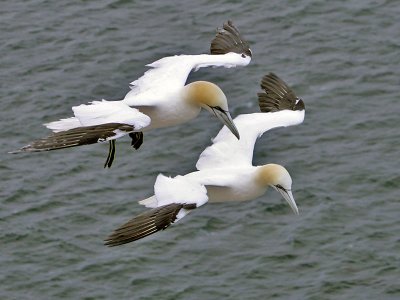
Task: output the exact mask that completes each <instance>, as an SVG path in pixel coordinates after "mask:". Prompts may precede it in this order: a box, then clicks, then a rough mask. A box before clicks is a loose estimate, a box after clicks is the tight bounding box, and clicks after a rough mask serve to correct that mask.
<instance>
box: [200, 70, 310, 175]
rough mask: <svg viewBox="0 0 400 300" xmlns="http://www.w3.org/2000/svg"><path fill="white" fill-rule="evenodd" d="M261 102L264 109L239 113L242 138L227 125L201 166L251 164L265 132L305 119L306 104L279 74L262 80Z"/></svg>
mask: <svg viewBox="0 0 400 300" xmlns="http://www.w3.org/2000/svg"><path fill="white" fill-rule="evenodd" d="M261 88H262V89H263V90H264V91H263V92H261V93H258V102H259V105H260V110H261V111H262V112H261V113H253V114H246V115H240V116H238V117H237V118H235V119H234V123H235V125H236V127H237V129H238V131H239V134H240V140H237V139H235V137H234V136H233V135H232V134H229V133H230V131H229V130H228V128H226V127H225V126H224V127H223V128H222V129H221V130H220V132H219V133H218V135H217V136H216V137H215V138H214V139H213V144H212V145H211V146H209V147H207V148H206V149H205V150H204V151H203V153H201V155H200V158H199V160H198V161H197V164H196V167H197V169H198V170H204V169H214V168H220V167H225V168H229V167H235V166H238V165H246V166H251V165H252V160H253V150H254V144H255V143H256V140H257V138H259V137H260V136H262V135H263V134H264V132H266V131H268V130H270V129H272V128H276V127H286V126H292V125H297V124H300V123H302V122H303V120H304V112H305V106H304V102H303V100H301V99H299V98H298V97H297V96H296V95H295V93H294V92H293V91H292V90H291V89H290V87H289V86H288V85H287V84H286V83H285V82H284V81H283V80H282V79H280V78H279V77H278V76H277V75H275V74H273V73H270V74H268V75H265V76H264V77H263V78H262V80H261Z"/></svg>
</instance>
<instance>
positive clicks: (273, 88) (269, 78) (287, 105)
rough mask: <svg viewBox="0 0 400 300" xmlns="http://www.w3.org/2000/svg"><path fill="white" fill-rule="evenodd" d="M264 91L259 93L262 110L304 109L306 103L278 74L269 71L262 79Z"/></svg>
mask: <svg viewBox="0 0 400 300" xmlns="http://www.w3.org/2000/svg"><path fill="white" fill-rule="evenodd" d="M261 88H262V89H263V90H264V92H261V93H258V94H257V95H258V103H259V106H260V110H261V112H276V111H280V110H304V109H305V104H304V102H303V100H302V99H300V98H298V97H297V96H296V94H295V93H294V92H293V90H292V89H291V88H290V87H289V86H288V85H287V84H286V83H285V82H284V81H283V80H282V79H281V78H279V77H278V76H277V75H276V74H274V73H269V74H267V75H265V76H264V77H263V78H262V80H261Z"/></svg>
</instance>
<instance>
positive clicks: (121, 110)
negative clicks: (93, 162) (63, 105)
mask: <svg viewBox="0 0 400 300" xmlns="http://www.w3.org/2000/svg"><path fill="white" fill-rule="evenodd" d="M72 109H73V111H74V114H75V117H73V118H69V119H61V120H59V121H55V122H51V123H48V124H46V126H47V128H49V129H52V130H53V131H54V133H53V134H51V135H49V136H47V137H45V138H41V139H38V140H35V141H33V142H31V143H30V144H29V145H27V146H24V147H22V148H21V149H19V150H17V151H15V152H12V153H18V152H38V151H49V150H56V149H62V148H69V147H75V146H81V145H90V144H95V143H102V142H106V141H109V140H114V139H117V138H119V137H121V136H124V135H126V134H128V133H130V132H132V131H139V130H141V129H142V128H143V127H146V126H148V125H149V124H150V121H151V120H150V117H148V116H147V115H145V114H143V113H141V112H140V111H139V110H137V109H135V108H132V107H129V106H128V105H126V104H125V103H123V102H121V101H106V100H103V101H93V102H92V103H91V104H89V105H86V104H82V105H79V106H75V107H73V108H72Z"/></svg>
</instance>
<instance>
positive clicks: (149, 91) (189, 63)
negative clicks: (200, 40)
mask: <svg viewBox="0 0 400 300" xmlns="http://www.w3.org/2000/svg"><path fill="white" fill-rule="evenodd" d="M250 60H251V57H249V56H245V57H242V56H241V54H238V53H233V52H230V53H227V54H223V55H209V54H200V55H176V56H169V57H164V58H162V59H160V60H157V61H155V62H153V63H151V64H149V65H147V66H148V67H151V68H152V69H151V70H148V71H147V72H146V73H144V75H143V76H142V77H140V78H139V79H137V80H135V81H133V82H131V91H130V92H129V93H128V94H126V96H125V98H124V100H123V101H124V102H125V103H126V104H128V105H130V106H140V105H156V104H158V103H159V101H162V100H164V99H167V97H165V95H166V94H169V93H172V92H176V91H178V90H180V89H181V88H182V87H183V86H184V85H185V83H186V80H187V77H188V76H189V73H190V72H191V71H192V70H193V69H195V70H197V69H199V68H203V67H209V66H213V67H220V66H222V67H225V68H231V67H236V66H246V65H248V64H249V63H250Z"/></svg>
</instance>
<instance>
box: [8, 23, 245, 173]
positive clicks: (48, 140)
mask: <svg viewBox="0 0 400 300" xmlns="http://www.w3.org/2000/svg"><path fill="white" fill-rule="evenodd" d="M251 57H252V53H251V50H250V48H249V44H248V43H247V42H246V41H245V40H244V39H243V38H242V36H241V35H240V33H239V31H238V30H237V28H236V27H235V26H234V25H233V24H232V22H231V21H227V22H225V23H224V24H223V28H222V29H218V30H217V34H216V36H215V38H214V39H213V40H212V42H211V47H210V54H200V55H175V56H169V57H164V58H162V59H160V60H157V61H155V62H153V63H151V64H148V65H147V66H148V67H151V69H150V70H148V71H147V72H145V73H144V75H143V76H142V77H140V78H139V79H137V80H135V81H133V82H131V84H130V88H131V90H130V91H129V92H128V93H127V94H126V96H125V98H124V99H123V100H120V101H107V100H102V101H93V102H91V103H90V104H88V105H86V104H81V105H79V106H74V107H72V110H73V112H74V117H71V118H66V119H61V120H59V121H55V122H51V123H47V124H44V125H45V126H46V127H47V128H49V129H51V130H52V131H53V134H51V135H50V136H48V137H45V138H42V139H39V140H35V141H33V142H31V143H30V144H29V145H26V146H24V147H22V148H21V149H19V150H17V151H14V152H11V153H20V152H38V151H49V150H56V149H62V148H69V147H75V146H81V145H88V144H95V143H103V142H107V141H109V144H110V147H109V154H108V157H107V160H106V163H105V165H104V167H106V166H108V167H111V164H112V162H113V160H114V156H115V139H117V138H120V137H122V136H124V135H126V134H129V136H130V137H131V139H132V143H131V145H132V147H133V148H135V149H138V148H139V147H140V145H141V144H142V142H143V132H144V131H148V130H150V129H154V128H162V127H169V126H174V125H178V124H181V123H185V122H187V121H189V120H191V119H193V118H195V117H196V116H197V115H198V114H199V113H200V110H201V108H204V109H206V110H208V111H209V112H210V113H212V114H213V115H215V116H216V117H217V118H218V119H219V120H220V121H221V122H222V123H223V124H225V125H226V126H227V127H228V128H229V130H230V131H231V132H232V133H233V134H234V135H235V136H236V138H237V139H239V138H240V137H239V132H238V130H237V129H236V127H235V124H234V123H233V121H232V118H231V116H230V113H229V109H228V102H227V99H226V96H225V94H224V92H223V91H222V90H221V89H220V88H219V87H218V86H217V85H215V84H214V83H211V82H207V81H196V82H192V83H189V84H187V85H185V83H186V80H187V77H188V75H189V73H190V72H191V71H192V70H193V69H195V70H197V69H199V68H203V67H209V66H213V67H220V66H222V67H226V68H231V67H235V66H246V65H248V64H249V63H250V61H251Z"/></svg>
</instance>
